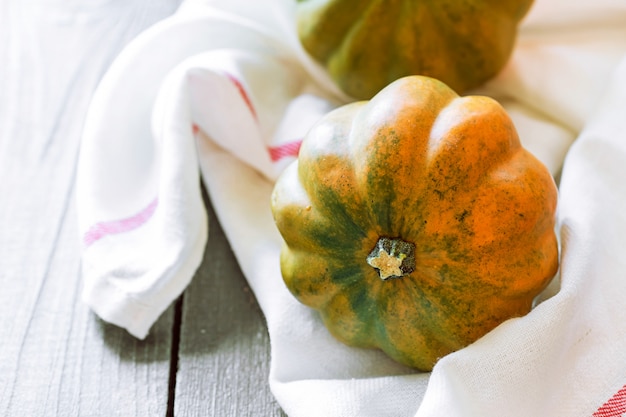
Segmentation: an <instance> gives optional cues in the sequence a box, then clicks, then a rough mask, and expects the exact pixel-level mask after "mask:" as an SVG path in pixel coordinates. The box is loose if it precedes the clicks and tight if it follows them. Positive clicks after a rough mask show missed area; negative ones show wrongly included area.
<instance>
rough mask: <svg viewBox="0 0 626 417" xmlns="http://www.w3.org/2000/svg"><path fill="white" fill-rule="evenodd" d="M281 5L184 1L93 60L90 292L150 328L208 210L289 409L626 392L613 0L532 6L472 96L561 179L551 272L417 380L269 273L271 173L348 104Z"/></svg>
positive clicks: (524, 406)
mask: <svg viewBox="0 0 626 417" xmlns="http://www.w3.org/2000/svg"><path fill="white" fill-rule="evenodd" d="M559 5H560V6H559ZM557 6H559V7H557ZM294 8H295V2H291V1H288V0H264V1H257V2H252V3H250V2H249V1H244V0H229V1H225V0H213V1H200V0H188V1H186V2H184V3H183V4H182V5H181V7H180V9H179V10H178V12H177V13H176V14H175V15H174V16H172V17H171V18H169V19H166V20H165V21H163V22H161V23H159V24H157V25H155V26H154V27H152V28H150V29H149V30H148V31H146V32H145V33H144V34H142V35H141V36H139V37H138V38H137V39H136V40H135V41H133V42H132V43H131V44H130V45H129V46H128V47H127V48H126V49H125V50H124V51H123V53H122V54H121V55H120V56H119V57H118V59H117V60H116V62H115V63H114V64H113V66H112V67H111V68H110V70H109V71H108V72H107V74H106V75H105V77H104V79H103V81H102V83H101V85H100V87H99V88H98V90H97V92H96V94H95V96H94V99H93V102H92V104H91V107H90V109H89V113H88V118H87V120H86V125H85V132H84V138H83V144H82V148H81V154H80V159H79V166H78V183H77V204H78V213H79V216H80V217H79V227H80V230H81V233H82V239H83V254H82V257H83V275H84V282H85V291H84V295H83V298H84V300H85V302H86V303H87V304H88V305H89V306H90V307H91V308H92V309H93V310H94V311H95V312H96V313H97V314H98V315H99V316H101V317H102V318H103V319H104V320H106V321H109V322H111V323H114V324H116V325H118V326H121V327H123V328H126V329H127V330H128V331H129V332H130V333H131V334H133V335H135V336H136V337H139V338H143V337H145V336H146V335H147V334H148V332H149V329H150V326H151V325H152V324H153V323H154V321H156V319H157V318H158V317H159V315H160V314H161V313H162V312H163V311H164V310H165V309H166V308H167V307H168V306H169V305H170V304H171V303H172V302H173V300H174V299H176V297H178V295H180V293H181V292H182V291H184V289H185V287H186V286H187V284H188V283H189V281H190V280H191V278H192V276H193V274H194V271H195V269H196V268H197V267H198V265H199V263H200V260H201V256H202V253H203V251H204V246H205V243H206V238H207V227H208V226H207V221H209V222H210V221H218V220H219V221H220V223H221V225H222V227H223V229H224V231H225V233H226V236H227V238H228V240H229V242H230V244H231V246H232V248H233V251H234V252H235V255H236V257H237V259H238V261H239V263H240V265H241V269H242V271H243V273H244V275H245V276H246V279H247V280H248V282H249V283H250V286H251V288H252V290H253V292H254V294H255V296H256V298H257V300H258V302H259V305H260V307H261V309H262V310H263V313H264V315H265V317H266V320H267V325H268V331H269V334H270V340H271V352H272V358H271V361H272V362H271V367H270V375H269V384H270V387H271V389H272V392H273V394H274V395H275V396H276V398H277V400H278V401H279V403H280V405H281V406H282V407H283V409H284V410H285V412H286V413H287V414H288V415H290V416H295V417H298V416H364V417H367V416H376V417H380V416H394V417H398V416H419V417H424V416H441V415H446V416H492V415H493V416H501V415H507V416H537V415H567V416H591V415H592V414H593V413H594V412H596V411H597V410H602V406H603V404H605V403H607V402H610V401H612V403H611V404H614V403H619V401H620V398H621V399H623V400H624V403H626V390H623V389H622V387H624V386H626V328H625V327H624V323H626V320H623V318H624V317H623V316H624V309H623V308H622V307H621V305H622V300H624V299H625V298H626V280H624V279H623V278H622V275H623V274H624V271H626V265H624V264H625V263H626V261H625V260H623V259H624V258H623V257H622V256H621V254H622V253H623V252H624V250H626V237H624V236H626V233H625V232H626V216H624V215H623V214H622V211H621V210H620V207H624V204H626V190H624V188H623V187H621V182H622V181H623V178H624V177H625V176H626V172H624V168H623V167H624V166H626V164H624V161H626V148H625V147H626V133H625V132H626V129H625V128H626V126H624V124H625V123H626V122H625V119H624V112H626V7H625V6H624V5H623V2H619V1H611V0H598V1H597V2H594V3H593V5H591V4H590V3H589V2H585V1H583V0H577V1H573V2H572V1H569V2H567V3H565V2H564V1H561V0H558V1H554V0H537V1H536V2H535V5H534V6H533V9H532V10H531V13H530V15H529V16H528V18H527V19H526V21H524V23H523V25H522V27H521V30H520V36H519V39H518V44H517V46H516V49H515V51H514V54H513V56H512V58H511V60H510V62H509V64H508V65H507V67H506V68H505V69H504V70H503V71H502V72H501V74H499V75H498V76H497V77H496V78H494V79H493V80H491V81H490V82H489V83H487V84H486V85H485V86H484V87H482V88H480V89H477V90H476V91H475V93H479V94H485V95H490V96H492V97H494V98H496V99H498V100H499V101H500V102H501V103H502V104H503V106H504V107H505V108H506V109H507V111H508V112H509V114H510V115H511V117H512V119H513V120H514V123H515V124H516V127H517V128H518V131H519V133H520V137H521V140H522V143H523V144H524V145H525V146H526V147H527V148H528V149H529V150H530V151H531V152H533V153H534V154H535V155H537V157H538V158H539V159H540V160H542V161H543V162H544V163H545V164H546V166H547V167H548V168H549V169H550V171H551V172H552V174H553V175H554V176H555V177H560V187H559V192H560V200H559V212H558V220H559V225H558V228H559V235H560V239H561V244H562V264H561V271H560V276H559V277H558V279H555V282H554V285H552V286H551V287H550V288H549V291H547V292H546V293H545V294H544V295H543V297H542V298H541V300H540V301H541V302H540V303H538V305H537V306H536V308H535V309H534V310H533V311H532V312H531V313H530V314H528V315H527V316H525V317H522V318H516V319H512V320H509V321H507V322H505V323H503V324H502V325H501V326H499V327H498V328H496V329H494V330H493V331H492V332H490V333H489V334H487V335H486V336H485V337H483V338H481V339H480V340H479V341H477V342H476V343H474V344H472V345H471V346H469V347H467V348H465V349H462V350H460V351H458V352H455V353H453V354H451V355H448V356H446V357H445V358H443V359H442V360H441V361H440V362H439V363H438V364H437V365H436V367H435V369H434V370H433V372H432V373H416V372H415V371H413V370H411V369H408V368H405V367H403V366H401V365H398V364H396V363H395V362H393V361H391V360H390V359H389V358H387V357H386V356H384V355H383V354H382V353H381V352H378V351H373V350H363V349H356V348H351V347H348V346H345V345H343V344H341V343H339V342H338V341H336V340H335V339H333V338H332V337H331V336H330V334H329V333H328V332H327V330H326V329H325V328H324V326H323V325H322V323H321V321H320V320H319V319H318V317H317V315H316V313H314V312H312V311H311V310H310V309H308V308H306V307H304V306H302V305H301V304H299V303H298V302H297V301H295V299H294V298H293V297H292V296H291V295H290V294H289V293H288V291H287V289H286V288H285V286H284V284H283V283H282V279H281V276H280V267H279V256H278V254H279V251H280V247H281V245H282V240H281V237H280V235H279V234H278V232H277V230H276V228H275V227H274V224H273V220H272V216H271V212H270V207H269V196H270V193H271V191H272V186H273V182H274V180H275V179H276V178H277V176H278V175H280V173H281V172H282V170H283V169H284V168H285V166H286V165H287V164H289V163H290V162H292V161H293V160H294V159H295V158H296V156H297V151H298V148H299V143H300V141H301V139H302V137H303V136H304V135H305V134H306V132H307V130H308V129H309V128H310V126H312V124H313V123H315V121H316V120H317V119H318V118H319V117H320V116H321V115H323V114H324V113H326V112H327V111H329V110H330V109H332V108H335V107H337V106H339V105H341V104H343V103H347V102H349V101H350V98H349V97H346V96H344V95H343V94H342V93H341V92H340V91H339V90H338V89H337V87H336V86H335V85H334V84H333V83H332V81H331V80H330V79H329V78H328V76H327V74H326V73H325V71H324V70H323V69H322V68H321V67H320V66H319V65H317V64H316V63H315V62H314V61H312V60H311V59H310V58H309V57H308V56H307V55H306V53H305V52H304V51H303V50H302V48H301V47H300V45H299V42H298V39H297V36H296V34H295V30H294V28H293V24H292V22H293V18H294V10H295V9H294ZM201 180H202V181H204V183H205V184H206V186H207V189H208V191H209V193H210V195H211V198H212V201H213V204H214V206H215V211H216V214H217V217H218V219H207V216H206V211H205V209H204V207H203V205H202V199H201V193H200V181H201ZM207 319H210V318H207ZM622 392H623V394H619V393H622ZM620 396H621V397H620ZM616 398H617V399H616ZM605 409H607V408H606V407H605ZM622 412H626V409H625V410H623V411H622ZM598 415H604V416H606V415H615V416H618V415H620V414H598Z"/></svg>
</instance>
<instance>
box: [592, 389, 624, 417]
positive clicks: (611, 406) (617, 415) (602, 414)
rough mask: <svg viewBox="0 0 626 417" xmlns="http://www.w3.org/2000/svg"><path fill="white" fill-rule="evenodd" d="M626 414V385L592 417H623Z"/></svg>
mask: <svg viewBox="0 0 626 417" xmlns="http://www.w3.org/2000/svg"><path fill="white" fill-rule="evenodd" d="M625 413H626V385H624V386H623V387H622V388H621V389H620V390H619V391H617V392H616V393H615V395H614V396H612V397H611V398H610V399H609V400H608V401H607V402H605V403H604V404H603V405H602V407H600V408H598V411H596V412H595V413H593V416H592V417H621V416H622V415H624V414H625Z"/></svg>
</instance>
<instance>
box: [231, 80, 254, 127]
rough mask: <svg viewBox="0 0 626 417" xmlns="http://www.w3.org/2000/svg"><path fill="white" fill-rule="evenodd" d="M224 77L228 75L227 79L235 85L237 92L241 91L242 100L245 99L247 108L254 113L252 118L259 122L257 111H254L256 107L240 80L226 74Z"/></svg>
mask: <svg viewBox="0 0 626 417" xmlns="http://www.w3.org/2000/svg"><path fill="white" fill-rule="evenodd" d="M224 75H226V77H227V78H228V79H229V80H230V81H231V82H232V83H233V84H234V85H235V87H237V90H238V91H239V94H240V95H241V98H243V101H245V102H246V106H248V109H249V110H250V113H252V116H253V117H254V118H255V119H257V120H258V118H257V114H256V110H255V109H254V106H253V105H252V100H250V96H249V95H248V92H247V91H246V89H245V88H244V86H243V84H242V83H241V81H239V79H238V78H237V77H235V76H234V75H232V74H229V73H224Z"/></svg>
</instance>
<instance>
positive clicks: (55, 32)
mask: <svg viewBox="0 0 626 417" xmlns="http://www.w3.org/2000/svg"><path fill="white" fill-rule="evenodd" d="M177 3H178V1H177V0H161V1H153V2H139V1H129V2H124V3H119V2H93V3H80V4H79V3H76V2H49V1H41V0H33V1H28V2H22V1H20V0H0V63H1V65H0V415H2V416H7V417H12V416H20V417H21V416H37V417H38V416H62V417H63V416H116V415H120V416H159V415H162V416H165V415H166V412H167V397H168V384H169V371H170V353H171V343H172V326H173V310H172V309H170V310H169V311H168V312H167V313H166V314H164V315H163V317H162V318H161V320H159V322H158V323H157V324H156V326H155V328H154V329H153V332H152V334H151V335H150V337H149V338H148V339H147V340H145V341H138V340H136V339H134V338H132V337H131V336H129V335H128V334H127V333H125V332H124V331H123V330H121V329H119V328H116V327H113V326H111V325H108V324H105V323H103V322H102V321H100V320H98V319H97V318H96V317H95V316H94V315H93V314H92V313H91V312H90V311H89V309H88V308H87V307H86V306H85V305H84V304H83V303H82V302H81V300H80V290H81V277H80V258H79V254H80V247H79V245H80V239H79V236H78V230H77V224H76V212H75V208H74V201H73V198H74V181H75V167H76V159H77V155H78V149H79V146H80V135H81V129H82V122H83V119H84V115H85V111H86V109H87V108H88V104H89V99H90V96H91V93H92V92H93V90H94V89H95V87H96V85H97V83H98V81H99V79H100V77H101V76H102V74H103V73H104V72H105V71H106V68H107V67H108V65H109V63H110V62H111V60H112V59H113V58H114V57H115V55H116V54H117V53H118V52H119V50H121V48H122V47H123V46H124V45H125V44H126V43H127V42H128V41H129V40H131V39H132V38H133V37H134V36H135V35H136V34H137V33H138V32H139V31H141V30H142V29H143V28H145V27H147V26H148V25H149V24H151V23H152V22H155V21H157V20H159V19H161V18H163V17H164V16H166V15H167V14H170V13H171V12H173V11H174V9H175V7H176V5H177Z"/></svg>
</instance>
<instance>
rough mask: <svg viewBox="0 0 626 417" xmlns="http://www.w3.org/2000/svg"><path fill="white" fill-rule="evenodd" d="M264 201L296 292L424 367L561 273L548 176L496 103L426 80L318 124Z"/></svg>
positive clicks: (346, 326)
mask: <svg viewBox="0 0 626 417" xmlns="http://www.w3.org/2000/svg"><path fill="white" fill-rule="evenodd" d="M271 204H272V211H273V215H274V219H275V222H276V225H277V227H278V230H279V231H280V233H281V235H282V236H283V238H284V240H285V245H284V247H283V250H282V252H281V259H280V262H281V271H282V276H283V280H284V282H285V284H286V286H287V287H288V288H289V290H290V291H291V292H292V293H293V295H294V296H295V297H296V298H297V299H298V300H299V301H300V302H302V303H303V304H305V305H307V306H310V307H312V308H314V309H315V310H317V311H319V313H320V316H321V318H322V320H323V321H324V323H325V325H326V327H327V328H328V329H329V330H330V332H331V333H332V334H333V335H334V336H335V337H336V338H337V339H339V340H341V341H343V342H344V343H346V344H349V345H352V346H359V347H369V348H380V349H382V350H383V351H385V352H386V353H387V354H388V355H389V356H390V357H392V358H393V359H395V360H397V361H398V362H401V363H403V364H406V365H409V366H412V367H415V368H418V369H421V370H430V369H431V368H432V367H433V365H434V363H435V362H436V361H437V360H438V358H440V357H442V356H444V355H446V354H448V353H450V352H453V351H456V350H458V349H460V348H462V347H464V346H467V345H468V344H470V343H472V342H474V341H475V340H477V339H478V338H479V337H482V336H483V335H484V334H485V333H487V332H489V331H490V330H492V329H493V328H494V327H496V326H497V325H499V324H500V323H502V322H503V321H505V320H507V319H509V318H511V317H516V316H522V315H524V314H526V313H528V312H529V311H530V309H531V306H532V302H533V299H534V298H535V296H537V295H538V294H539V293H540V292H541V291H542V290H543V289H544V288H545V286H546V285H547V283H548V282H549V281H550V279H551V278H552V277H553V276H554V274H555V273H556V270H557V267H558V246H557V239H556V235H555V232H554V227H555V210H556V204H557V188H556V185H555V183H554V180H553V178H552V176H551V175H550V172H549V171H548V170H547V169H546V167H545V166H544V165H543V164H542V163H541V162H540V161H538V160H537V159H536V158H535V157H534V156H533V155H532V154H531V153H529V152H528V151H526V150H525V149H524V148H523V147H522V146H521V145H520V142H519V139H518V136H517V133H516V130H515V128H514V126H513V123H512V122H511V120H510V118H509V117H508V115H507V114H506V112H505V111H504V109H503V108H502V107H501V106H500V105H499V104H498V103H497V102H496V101H494V100H492V99H490V98H487V97H479V96H467V97H459V96H457V95H456V94H455V93H454V92H453V91H452V90H451V89H449V88H448V87H447V86H446V85H444V84H443V83H441V82H439V81H437V80H434V79H431V78H427V77H421V76H410V77H405V78H402V79H400V80H397V81H395V82H394V83H392V84H390V85H389V86H388V87H386V88H385V89H384V90H382V91H381V92H380V93H379V94H377V95H376V96H375V97H374V98H373V99H372V100H371V101H369V102H356V103H352V104H348V105H346V106H344V107H340V108H339V109H337V110H334V111H332V112H330V113H329V114H328V115H326V116H325V117H324V118H322V120H320V121H319V123H317V124H316V125H315V126H314V127H313V128H312V130H311V131H310V132H309V134H308V135H307V136H306V138H305V139H304V142H303V144H302V147H301V149H300V154H299V156H298V159H297V161H295V162H294V163H293V164H291V165H290V166H289V167H287V168H286V170H285V171H284V172H283V174H281V176H280V177H279V179H278V180H277V182H276V185H275V188H274V191H273V194H272V200H271Z"/></svg>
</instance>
